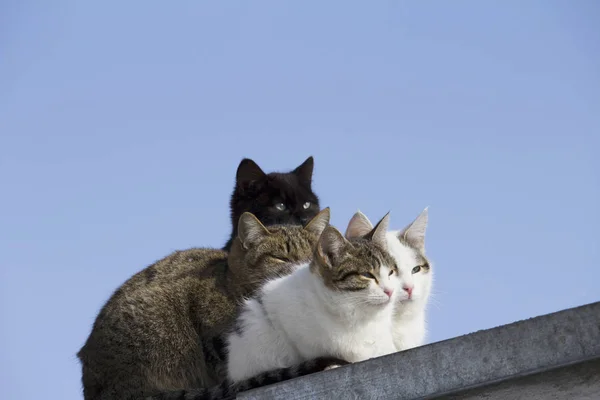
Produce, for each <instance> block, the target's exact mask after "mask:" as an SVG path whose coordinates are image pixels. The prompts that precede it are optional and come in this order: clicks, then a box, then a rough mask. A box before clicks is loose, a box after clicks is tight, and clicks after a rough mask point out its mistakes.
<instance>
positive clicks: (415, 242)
mask: <svg viewBox="0 0 600 400" xmlns="http://www.w3.org/2000/svg"><path fill="white" fill-rule="evenodd" d="M428 214H429V207H426V208H425V209H424V210H423V211H422V212H421V214H419V216H418V217H417V218H415V220H414V221H413V222H411V223H410V224H408V225H407V226H406V227H405V228H404V229H402V230H401V231H400V232H399V233H398V238H399V239H400V240H402V241H404V242H406V243H408V245H410V246H412V247H414V248H415V249H417V250H419V251H421V252H425V230H426V229H427V220H428Z"/></svg>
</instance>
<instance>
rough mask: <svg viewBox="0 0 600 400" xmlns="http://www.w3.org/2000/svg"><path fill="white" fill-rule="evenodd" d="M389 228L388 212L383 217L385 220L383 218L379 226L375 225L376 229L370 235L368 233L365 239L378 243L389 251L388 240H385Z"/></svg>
mask: <svg viewBox="0 0 600 400" xmlns="http://www.w3.org/2000/svg"><path fill="white" fill-rule="evenodd" d="M389 226H390V213H389V212H388V213H387V214H385V215H384V216H383V218H381V220H380V221H379V222H378V223H377V225H375V228H373V229H372V230H371V231H370V232H369V233H367V235H366V236H365V238H366V239H370V240H372V241H373V242H375V243H377V244H378V245H379V246H381V247H383V248H384V249H387V240H386V238H385V235H386V233H387V230H388V227H389Z"/></svg>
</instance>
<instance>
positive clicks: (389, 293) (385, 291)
mask: <svg viewBox="0 0 600 400" xmlns="http://www.w3.org/2000/svg"><path fill="white" fill-rule="evenodd" d="M383 293H385V294H386V295H387V297H392V294H394V289H390V288H383Z"/></svg>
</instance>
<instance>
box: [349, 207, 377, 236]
mask: <svg viewBox="0 0 600 400" xmlns="http://www.w3.org/2000/svg"><path fill="white" fill-rule="evenodd" d="M372 229H373V224H372V223H371V221H369V218H367V216H366V215H365V214H363V213H361V212H360V210H358V211H357V212H356V213H355V214H354V215H353V216H352V218H351V219H350V222H348V227H347V228H346V234H345V235H344V236H346V238H347V239H352V238H356V237H361V236H365V235H366V234H367V233H369V232H371V230H372Z"/></svg>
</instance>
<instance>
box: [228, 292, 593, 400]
mask: <svg viewBox="0 0 600 400" xmlns="http://www.w3.org/2000/svg"><path fill="white" fill-rule="evenodd" d="M238 398H239V399H361V400H362V399H378V400H385V399H394V400H414V399H461V400H462V399H486V400H496V399H505V400H509V399H522V398H523V399H528V400H535V399H544V400H545V399H573V400H578V399H590V400H592V399H594V400H599V399H600V302H597V303H592V304H588V305H585V306H581V307H577V308H572V309H568V310H564V311H559V312H556V313H553V314H548V315H544V316H540V317H536V318H531V319H528V320H525V321H519V322H515V323H512V324H509V325H504V326H500V327H497V328H493V329H488V330H484V331H479V332H475V333H471V334H469V335H465V336H460V337H457V338H454V339H450V340H445V341H442V342H437V343H432V344H430V345H426V346H422V347H418V348H415V349H411V350H407V351H404V352H400V353H396V354H391V355H389V356H385V357H379V358H376V359H371V360H368V361H364V362H361V363H356V364H352V365H348V366H344V367H340V368H336V369H333V370H330V371H325V372H320V373H316V374H312V375H308V376H305V377H302V378H297V379H293V380H290V381H287V382H282V383H279V384H276V385H271V386H266V387H262V388H259V389H254V390H250V391H247V392H243V393H240V394H239V395H238Z"/></svg>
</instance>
